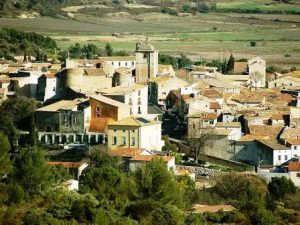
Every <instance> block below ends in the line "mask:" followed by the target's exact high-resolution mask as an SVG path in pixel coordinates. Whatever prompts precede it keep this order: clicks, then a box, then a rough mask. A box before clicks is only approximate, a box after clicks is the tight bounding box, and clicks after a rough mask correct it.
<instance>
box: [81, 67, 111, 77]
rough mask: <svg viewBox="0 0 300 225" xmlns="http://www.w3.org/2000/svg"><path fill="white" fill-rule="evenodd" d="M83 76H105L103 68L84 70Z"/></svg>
mask: <svg viewBox="0 0 300 225" xmlns="http://www.w3.org/2000/svg"><path fill="white" fill-rule="evenodd" d="M84 75H87V76H106V75H107V74H106V73H105V71H104V70H103V68H85V69H84Z"/></svg>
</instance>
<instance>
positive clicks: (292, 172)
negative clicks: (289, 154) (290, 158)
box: [289, 162, 300, 188]
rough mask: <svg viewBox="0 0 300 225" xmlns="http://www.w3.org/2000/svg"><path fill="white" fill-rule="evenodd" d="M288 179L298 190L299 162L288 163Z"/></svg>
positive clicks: (299, 178) (299, 180)
mask: <svg viewBox="0 0 300 225" xmlns="http://www.w3.org/2000/svg"><path fill="white" fill-rule="evenodd" d="M289 177H290V179H291V180H292V181H293V183H294V184H295V186H296V187H298V188H300V162H290V163H289Z"/></svg>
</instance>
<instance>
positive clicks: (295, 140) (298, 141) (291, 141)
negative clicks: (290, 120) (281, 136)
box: [286, 138, 300, 145]
mask: <svg viewBox="0 0 300 225" xmlns="http://www.w3.org/2000/svg"><path fill="white" fill-rule="evenodd" d="M286 142H287V143H288V144H290V145H300V138H289V139H286Z"/></svg>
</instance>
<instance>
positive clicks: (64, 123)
mask: <svg viewBox="0 0 300 225" xmlns="http://www.w3.org/2000/svg"><path fill="white" fill-rule="evenodd" d="M90 113H91V112H90V107H89V102H88V100H87V99H75V100H61V101H59V102H56V103H53V104H50V105H48V106H45V107H42V108H39V109H37V110H36V125H37V129H38V136H39V141H41V142H43V143H47V144H64V143H74V142H78V143H102V142H103V135H102V134H92V133H88V130H87V128H88V126H87V125H88V124H89V115H90Z"/></svg>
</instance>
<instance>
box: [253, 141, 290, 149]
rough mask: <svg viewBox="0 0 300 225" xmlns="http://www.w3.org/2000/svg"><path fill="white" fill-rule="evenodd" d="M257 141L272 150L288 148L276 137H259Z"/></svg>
mask: <svg viewBox="0 0 300 225" xmlns="http://www.w3.org/2000/svg"><path fill="white" fill-rule="evenodd" d="M257 142H259V143H261V144H263V145H265V146H267V147H269V148H270V149H272V150H290V148H289V147H287V146H285V145H282V144H280V143H279V142H278V141H277V140H276V139H260V140H257Z"/></svg>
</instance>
